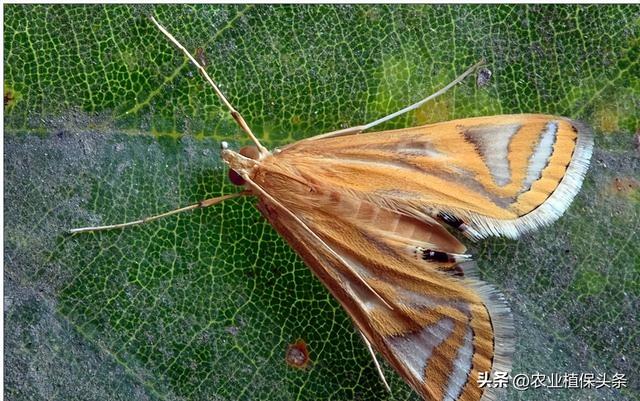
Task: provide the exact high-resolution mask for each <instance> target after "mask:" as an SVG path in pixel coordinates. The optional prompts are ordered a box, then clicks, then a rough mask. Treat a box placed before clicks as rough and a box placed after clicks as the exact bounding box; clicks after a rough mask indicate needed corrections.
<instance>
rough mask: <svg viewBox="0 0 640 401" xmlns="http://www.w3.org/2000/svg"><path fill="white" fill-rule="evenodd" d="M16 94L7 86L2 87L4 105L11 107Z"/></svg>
mask: <svg viewBox="0 0 640 401" xmlns="http://www.w3.org/2000/svg"><path fill="white" fill-rule="evenodd" d="M15 100H16V94H15V93H14V92H13V91H12V90H11V89H9V88H7V87H5V88H4V107H11V106H13V105H14V104H15Z"/></svg>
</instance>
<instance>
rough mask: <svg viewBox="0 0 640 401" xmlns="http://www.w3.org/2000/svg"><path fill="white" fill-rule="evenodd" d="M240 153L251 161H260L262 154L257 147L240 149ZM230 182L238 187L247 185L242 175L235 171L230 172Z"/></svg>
mask: <svg viewBox="0 0 640 401" xmlns="http://www.w3.org/2000/svg"><path fill="white" fill-rule="evenodd" d="M238 153H240V154H241V155H242V156H244V157H248V158H249V159H253V160H259V159H260V152H259V151H258V148H257V147H255V146H244V147H242V148H240V151H239V152H238ZM229 181H231V183H232V184H234V185H238V186H243V185H244V184H245V181H244V178H242V177H241V176H240V174H238V173H236V172H235V171H234V170H233V169H230V170H229Z"/></svg>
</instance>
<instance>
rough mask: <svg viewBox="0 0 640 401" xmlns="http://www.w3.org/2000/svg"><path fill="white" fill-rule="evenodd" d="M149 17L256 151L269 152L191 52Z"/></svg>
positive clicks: (261, 154)
mask: <svg viewBox="0 0 640 401" xmlns="http://www.w3.org/2000/svg"><path fill="white" fill-rule="evenodd" d="M149 18H151V21H152V22H153V23H154V24H155V25H156V26H157V27H158V29H159V30H160V32H162V33H163V34H164V35H165V36H166V37H167V38H168V39H169V40H170V41H171V42H172V43H173V44H174V45H176V46H177V47H178V49H180V50H182V52H183V53H184V54H185V55H186V56H187V57H188V58H189V60H191V62H192V63H193V64H194V65H195V66H196V67H198V70H199V71H200V73H201V74H202V75H203V76H204V78H205V79H206V80H207V82H209V84H210V85H211V87H212V88H213V90H214V91H215V93H216V95H218V98H219V99H220V101H221V102H222V103H223V104H224V105H225V106H226V107H227V109H229V112H230V113H231V116H232V117H233V119H234V120H235V121H236V123H237V124H238V126H239V127H240V128H241V129H242V130H243V131H244V132H246V133H247V135H249V138H251V140H252V141H253V143H254V144H255V145H256V147H257V148H258V151H259V152H260V156H264V155H267V154H268V153H269V151H268V150H267V148H265V147H264V146H262V144H261V143H260V141H258V138H256V136H255V135H253V132H251V128H249V125H248V124H247V122H246V121H245V120H244V118H243V117H242V115H241V114H240V113H239V112H238V111H237V110H236V109H235V108H234V107H233V106H232V105H231V103H229V101H228V100H227V98H226V97H224V95H223V94H222V91H220V89H219V88H218V85H216V83H215V82H213V79H211V77H210V76H209V74H207V71H206V70H205V69H204V67H203V66H202V65H201V64H200V63H199V62H198V61H197V60H196V59H195V58H194V57H193V56H192V55H191V53H189V51H188V50H187V49H186V48H185V47H184V46H183V45H182V44H181V43H180V42H178V40H177V39H176V38H175V37H174V36H173V35H172V34H171V33H169V31H167V30H166V29H165V27H163V26H162V25H160V23H159V22H158V21H156V19H155V18H154V17H153V15H152V16H150V17H149Z"/></svg>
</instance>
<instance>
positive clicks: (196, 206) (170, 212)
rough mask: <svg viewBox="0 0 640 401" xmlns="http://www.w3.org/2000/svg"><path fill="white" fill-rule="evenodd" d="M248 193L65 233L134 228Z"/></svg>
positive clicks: (220, 197) (203, 201) (74, 229)
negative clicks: (141, 217) (123, 221)
mask: <svg viewBox="0 0 640 401" xmlns="http://www.w3.org/2000/svg"><path fill="white" fill-rule="evenodd" d="M248 193H249V192H247V191H243V192H238V193H235V194H230V195H224V196H218V197H217V198H210V199H205V200H201V201H200V202H198V203H194V204H193V205H189V206H184V207H181V208H178V209H174V210H170V211H168V212H164V213H160V214H156V215H155V216H149V217H145V218H144V219H140V220H135V221H128V222H126V223H120V224H111V225H107V226H96V227H82V228H72V229H70V230H69V231H67V233H69V234H76V233H82V232H88V231H104V230H112V229H114V228H125V227H130V226H136V225H139V224H144V223H147V222H150V221H154V220H158V219H161V218H163V217H167V216H171V215H173V214H177V213H181V212H186V211H187V210H195V209H202V208H205V207H209V206H213V205H216V204H218V203H220V202H222V201H224V200H227V199H233V198H237V197H239V196H243V195H247V194H248Z"/></svg>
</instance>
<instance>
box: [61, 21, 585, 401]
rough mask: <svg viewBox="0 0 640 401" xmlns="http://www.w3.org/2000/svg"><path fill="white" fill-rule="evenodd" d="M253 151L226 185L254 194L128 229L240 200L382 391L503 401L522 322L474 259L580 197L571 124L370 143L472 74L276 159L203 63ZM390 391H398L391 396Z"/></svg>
mask: <svg viewBox="0 0 640 401" xmlns="http://www.w3.org/2000/svg"><path fill="white" fill-rule="evenodd" d="M151 20H152V22H153V23H154V24H155V25H156V26H157V27H158V28H159V29H160V31H162V33H164V34H165V35H166V36H167V37H168V38H169V39H170V40H171V41H172V42H173V43H174V44H175V45H176V46H177V47H178V48H179V49H180V50H182V51H183V52H184V54H185V55H186V56H187V57H189V59H190V60H191V62H192V63H193V64H194V65H195V66H196V67H198V69H199V70H200V72H201V73H202V75H203V76H204V78H205V79H206V80H207V81H208V82H209V84H210V85H211V86H212V88H213V89H214V90H215V92H216V94H217V95H218V97H219V98H220V99H221V101H222V102H223V103H224V105H225V106H226V107H227V108H228V109H229V111H230V112H231V114H232V116H233V118H234V119H235V120H236V122H237V123H238V125H239V126H240V127H241V128H242V130H243V131H245V132H246V133H247V135H248V136H249V137H250V138H251V140H252V141H253V143H254V144H255V146H247V147H244V148H242V149H240V151H239V152H235V151H233V150H231V149H229V148H228V145H227V144H226V143H225V142H223V143H222V158H223V160H224V162H225V163H226V164H227V165H228V166H229V167H230V171H229V173H230V179H231V180H232V181H233V182H234V183H235V184H238V185H240V186H243V187H244V190H243V191H241V192H238V193H236V194H231V195H225V196H221V197H218V198H213V199H207V200H203V201H201V202H199V203H197V204H194V205H190V206H186V207H183V208H180V209H176V210H172V211H170V212H166V213H163V214H160V215H157V216H152V217H149V218H146V219H142V220H137V221H133V222H128V223H123V224H114V225H109V226H100V227H85V228H78V229H73V230H71V232H72V233H77V232H83V231H94V230H104V229H113V228H122V227H127V226H130V225H135V224H141V223H144V222H147V221H151V220H155V219H158V218H161V217H165V216H168V215H171V214H175V213H179V212H182V211H185V210H192V209H197V208H202V207H207V206H211V205H214V204H217V203H219V202H221V201H223V200H225V199H230V198H234V197H238V196H255V197H257V199H258V204H257V208H258V210H259V211H260V212H261V213H262V214H263V215H264V217H265V218H266V219H267V220H268V221H269V222H270V223H271V225H272V226H273V227H274V228H275V230H276V231H277V232H278V233H279V234H280V235H281V236H282V237H283V238H284V239H285V240H286V241H287V242H288V243H289V245H290V246H291V247H292V248H293V249H294V250H295V252H296V253H297V254H298V255H299V256H300V257H301V258H302V260H303V261H304V262H305V263H306V265H307V266H308V267H309V268H310V269H311V270H312V271H313V273H314V274H315V275H316V276H317V277H318V279H320V281H322V283H324V285H325V286H326V287H327V289H328V290H329V291H330V292H331V293H332V294H333V296H334V297H335V298H336V299H337V300H338V301H339V302H340V304H341V305H342V306H343V308H344V309H345V310H346V311H347V313H348V314H349V316H350V317H351V318H352V320H353V322H354V324H355V326H356V328H357V330H358V331H359V332H360V334H361V335H362V338H363V340H364V343H365V345H366V347H367V348H368V349H369V351H370V352H371V355H372V357H373V361H374V363H375V366H376V368H377V370H378V373H379V374H380V377H381V379H382V380H383V382H384V384H385V385H386V380H385V378H384V375H383V374H382V369H381V368H380V365H379V363H378V361H377V359H376V353H377V354H380V355H382V356H383V357H384V358H385V359H386V360H387V361H388V362H389V364H391V365H392V366H393V367H394V368H395V370H396V371H397V372H398V374H400V375H401V376H402V378H403V379H404V380H405V381H406V382H407V383H408V384H409V385H410V386H411V387H412V388H413V389H414V390H415V391H416V392H417V393H419V394H420V395H421V396H422V398H424V399H425V400H429V401H444V400H451V401H453V400H460V401H477V400H493V399H495V398H496V396H497V393H496V391H497V389H495V388H488V387H481V386H480V385H479V383H478V378H479V376H480V375H481V374H486V373H489V374H493V373H495V372H508V371H509V370H510V366H511V355H512V353H513V350H514V342H515V340H514V333H513V321H512V317H511V313H510V310H509V308H508V306H507V305H506V303H505V301H504V299H503V297H502V296H501V294H500V293H499V292H498V291H496V290H495V289H494V288H493V287H492V286H490V285H489V284H486V283H484V282H482V281H481V280H480V279H479V278H478V277H477V275H476V273H475V271H474V270H475V267H474V264H473V261H472V260H471V257H470V255H468V254H466V253H465V251H466V247H465V246H464V245H463V244H462V243H461V242H460V241H459V240H458V239H457V238H456V237H454V236H453V235H452V234H451V233H450V232H449V231H448V230H447V229H446V228H445V227H448V228H449V229H452V230H454V231H458V232H460V233H461V234H463V235H465V236H466V237H468V238H470V239H473V240H477V239H481V238H484V237H487V236H491V235H497V236H506V237H509V238H517V237H519V236H520V235H521V234H524V233H527V232H530V231H533V230H536V229H538V228H540V227H542V226H545V225H548V224H550V223H552V222H553V221H555V220H556V219H558V218H559V217H560V216H561V215H562V214H563V212H564V211H565V210H566V209H567V208H568V206H569V204H570V203H571V201H572V199H573V198H574V197H575V195H576V193H577V192H578V191H579V189H580V186H581V184H582V181H583V178H584V175H585V173H586V171H587V168H588V165H589V160H590V158H591V152H592V148H593V138H592V134H591V132H590V130H589V129H588V128H587V127H586V126H584V125H583V124H580V123H578V122H576V121H572V120H570V119H568V118H564V117H557V116H551V115H539V114H518V115H503V116H490V117H477V118H468V119H461V120H455V121H446V122H442V123H437V124H431V125H425V126H420V127H412V128H406V129H399V130H392V131H381V132H369V133H363V131H366V130H369V129H370V128H373V127H374V126H376V125H378V124H380V123H382V122H385V121H387V120H389V119H391V118H394V117H396V116H398V115H400V114H403V113H406V112H408V111H411V110H414V109H416V108H418V107H420V106H421V105H423V104H424V103H426V102H427V101H429V100H431V99H433V98H435V97H437V96H439V95H441V94H443V93H445V92H446V91H447V90H448V89H450V88H451V87H453V86H454V85H456V84H457V83H459V82H461V81H462V80H463V79H464V78H465V77H466V76H468V75H470V74H471V73H472V72H474V71H475V69H476V68H477V66H478V65H475V66H473V67H471V68H469V69H468V70H467V71H465V72H464V73H463V74H462V75H461V76H459V77H458V78H456V79H455V80H454V81H453V82H451V83H450V84H449V85H447V86H445V87H444V88H442V89H441V90H440V91H438V92H436V93H434V94H433V95H431V96H429V97H427V98H425V99H423V100H421V101H420V102H418V103H416V104H413V105H411V106H408V107H406V108H404V109H402V110H399V111H398V112H395V113H393V114H390V115H389V116H386V117H383V118H381V119H379V120H376V121H374V122H371V123H369V124H364V125H360V126H356V127H352V128H347V129H342V130H339V131H334V132H330V133H327V134H322V135H318V136H314V137H311V138H308V139H304V140H301V141H299V142H296V143H292V144H290V145H287V146H284V147H282V148H280V149H275V150H273V151H269V150H268V149H266V148H265V147H264V146H263V145H262V144H261V143H260V142H259V141H258V139H257V138H256V136H255V135H254V134H253V133H252V131H251V129H250V128H249V126H248V124H247V123H246V122H245V120H244V119H243V118H242V116H241V115H240V114H239V113H238V112H237V111H236V110H235V109H234V108H233V106H232V105H231V104H230V103H229V102H228V101H227V99H226V98H225V97H224V95H223V94H222V93H221V91H220V90H219V89H218V87H217V86H216V84H215V83H214V81H213V80H212V79H211V78H210V77H209V75H208V74H207V73H206V71H205V69H204V67H202V66H201V65H200V64H199V63H198V61H197V60H196V59H195V58H194V57H193V56H192V55H191V54H190V53H189V52H188V51H187V50H186V49H185V48H184V47H183V46H182V45H181V44H180V43H179V42H178V41H177V40H176V39H175V38H174V37H173V36H172V35H171V34H170V33H169V32H168V31H167V30H166V29H165V28H163V27H162V26H161V25H160V24H159V23H158V22H157V21H156V20H155V19H154V18H153V17H151ZM387 388H388V386H387Z"/></svg>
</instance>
